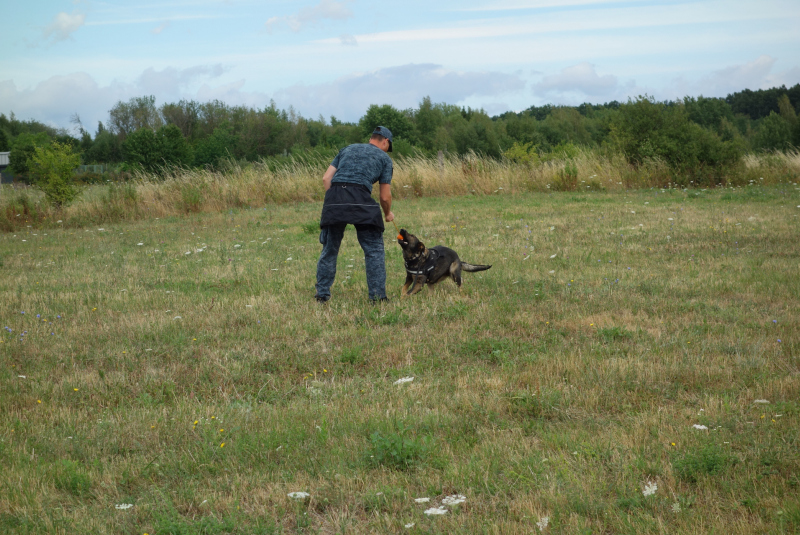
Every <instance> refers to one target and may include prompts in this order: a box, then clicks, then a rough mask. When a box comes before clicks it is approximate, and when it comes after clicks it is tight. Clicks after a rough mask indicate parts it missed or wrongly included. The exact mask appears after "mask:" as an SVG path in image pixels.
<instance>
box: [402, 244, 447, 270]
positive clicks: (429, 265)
mask: <svg viewBox="0 0 800 535" xmlns="http://www.w3.org/2000/svg"><path fill="white" fill-rule="evenodd" d="M428 251H430V253H431V254H430V256H429V257H428V260H427V261H426V262H425V264H424V265H423V266H422V269H420V270H419V271H414V270H413V269H408V262H406V263H405V265H406V273H409V274H411V275H427V274H428V272H429V271H431V270H432V269H433V268H435V267H436V260H437V259H438V258H439V251H437V250H436V249H428Z"/></svg>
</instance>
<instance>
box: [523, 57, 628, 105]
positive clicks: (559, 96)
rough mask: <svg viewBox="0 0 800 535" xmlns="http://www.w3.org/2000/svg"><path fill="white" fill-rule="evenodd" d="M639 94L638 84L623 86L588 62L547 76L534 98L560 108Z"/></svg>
mask: <svg viewBox="0 0 800 535" xmlns="http://www.w3.org/2000/svg"><path fill="white" fill-rule="evenodd" d="M636 91H637V88H636V84H635V82H633V81H630V82H628V83H626V84H624V85H622V84H620V83H619V80H618V79H617V77H616V76H614V75H612V74H605V75H599V74H597V71H596V70H595V66H594V65H592V64H591V63H587V62H583V63H579V64H577V65H573V66H571V67H567V68H565V69H563V70H561V72H559V73H558V74H551V75H547V76H545V77H543V78H542V79H541V81H539V82H538V83H536V84H534V85H533V94H534V95H536V96H538V97H542V98H544V99H549V100H550V101H551V102H555V103H558V104H573V105H577V104H580V103H582V102H587V101H590V102H599V101H606V102H607V101H609V100H624V99H626V98H627V97H628V96H631V95H632V94H634V93H636Z"/></svg>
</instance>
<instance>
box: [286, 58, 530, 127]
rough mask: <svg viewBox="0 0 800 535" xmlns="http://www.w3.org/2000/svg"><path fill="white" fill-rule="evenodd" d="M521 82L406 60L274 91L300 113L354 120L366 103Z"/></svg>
mask: <svg viewBox="0 0 800 535" xmlns="http://www.w3.org/2000/svg"><path fill="white" fill-rule="evenodd" d="M524 88H525V82H524V81H523V80H522V79H521V78H520V77H519V76H518V75H515V74H506V73H500V72H485V71H484V72H462V71H453V70H449V69H445V68H444V67H442V66H441V65H434V64H409V65H401V66H397V67H389V68H385V69H379V70H375V71H370V72H366V73H358V74H351V75H348V76H344V77H341V78H339V79H337V80H334V81H333V82H331V83H326V84H317V85H301V84H297V85H294V86H291V87H287V88H285V89H282V90H279V91H277V92H276V93H275V95H274V98H275V101H276V102H277V104H278V106H279V107H288V106H290V105H292V106H294V108H295V109H296V110H298V111H299V112H300V113H302V114H303V115H304V116H306V117H308V116H311V117H313V116H317V115H319V114H323V115H331V114H332V115H335V116H337V117H339V118H340V119H344V120H348V121H354V120H358V118H360V117H361V116H362V115H363V114H364V112H365V111H366V109H367V107H368V106H369V105H370V104H391V105H393V106H394V107H396V108H400V109H404V108H415V107H416V106H417V105H419V102H420V101H421V100H422V99H423V98H424V97H425V96H430V97H431V100H433V101H434V102H447V103H448V104H458V103H459V102H462V101H464V100H465V99H468V98H470V97H476V96H492V97H494V96H499V95H503V94H508V93H515V92H520V91H522V90H523V89H524Z"/></svg>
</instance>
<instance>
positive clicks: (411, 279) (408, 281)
mask: <svg viewBox="0 0 800 535" xmlns="http://www.w3.org/2000/svg"><path fill="white" fill-rule="evenodd" d="M412 282H414V277H412V276H411V273H406V283H405V284H404V285H403V288H402V289H401V290H400V295H401V296H404V295H407V294H406V292H407V291H408V288H409V286H411V283H412Z"/></svg>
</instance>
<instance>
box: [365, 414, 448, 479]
mask: <svg viewBox="0 0 800 535" xmlns="http://www.w3.org/2000/svg"><path fill="white" fill-rule="evenodd" d="M369 442H370V449H369V451H368V454H367V455H368V458H369V462H370V464H373V465H376V466H385V467H387V468H392V469H395V470H408V469H410V468H413V467H415V466H419V465H421V464H425V463H426V462H428V461H429V458H430V456H431V455H432V449H433V447H434V445H435V443H434V441H433V439H432V438H431V437H430V436H423V437H417V436H415V434H414V433H412V432H411V429H409V428H408V427H405V426H404V425H403V424H398V425H396V427H395V429H394V430H393V431H388V432H382V431H374V432H373V433H372V434H371V435H370V436H369Z"/></svg>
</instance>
